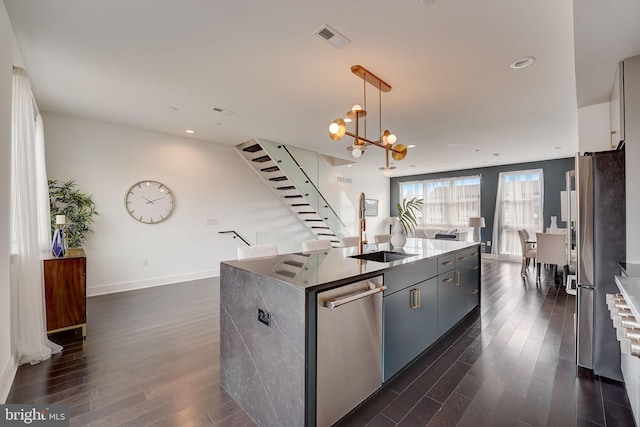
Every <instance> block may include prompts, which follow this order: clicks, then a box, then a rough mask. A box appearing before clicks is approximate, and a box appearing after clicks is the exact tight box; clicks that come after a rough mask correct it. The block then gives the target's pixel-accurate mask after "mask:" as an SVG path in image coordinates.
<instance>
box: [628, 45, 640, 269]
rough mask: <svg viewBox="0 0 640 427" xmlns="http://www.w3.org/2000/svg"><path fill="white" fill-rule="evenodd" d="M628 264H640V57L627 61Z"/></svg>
mask: <svg viewBox="0 0 640 427" xmlns="http://www.w3.org/2000/svg"><path fill="white" fill-rule="evenodd" d="M624 93H625V128H624V129H625V137H624V139H625V151H626V153H625V157H626V159H625V165H626V168H625V173H626V181H627V193H626V194H627V262H629V263H640V221H638V218H640V191H638V185H640V167H639V165H640V56H635V57H633V58H631V59H628V60H627V59H626V60H625V61H624Z"/></svg>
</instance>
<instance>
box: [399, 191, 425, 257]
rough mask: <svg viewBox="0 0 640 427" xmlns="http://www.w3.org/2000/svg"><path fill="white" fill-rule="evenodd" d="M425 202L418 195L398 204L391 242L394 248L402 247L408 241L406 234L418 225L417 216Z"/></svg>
mask: <svg viewBox="0 0 640 427" xmlns="http://www.w3.org/2000/svg"><path fill="white" fill-rule="evenodd" d="M423 204H424V200H423V199H419V198H417V197H412V198H411V199H404V200H402V203H398V204H397V208H398V217H397V219H396V220H395V221H394V224H393V235H392V236H391V244H392V245H393V247H394V248H401V247H403V246H404V244H405V243H406V242H407V238H406V236H408V235H409V233H411V232H412V231H413V230H414V229H415V228H416V226H417V225H418V219H417V216H418V212H419V211H420V207H421V206H422V205H423ZM400 226H402V227H400Z"/></svg>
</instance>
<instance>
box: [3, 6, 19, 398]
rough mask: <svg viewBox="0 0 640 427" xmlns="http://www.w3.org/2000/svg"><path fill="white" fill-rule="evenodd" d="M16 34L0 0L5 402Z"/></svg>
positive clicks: (11, 367)
mask: <svg viewBox="0 0 640 427" xmlns="http://www.w3.org/2000/svg"><path fill="white" fill-rule="evenodd" d="M14 43H15V39H14V35H13V29H12V28H11V23H10V22H9V17H8V16H7V11H6V9H5V7H4V3H3V2H0V200H2V202H1V203H0V403H4V402H5V400H6V398H7V395H8V393H9V388H10V387H11V383H12V382H13V377H14V375H15V372H16V366H15V361H14V358H13V349H12V345H11V307H10V301H11V298H10V286H9V259H10V258H9V254H10V252H9V201H10V197H11V193H10V188H11V187H10V179H11V174H10V171H11V162H10V160H11V92H12V85H13V83H12V81H13V77H12V71H11V70H12V66H13V49H14Z"/></svg>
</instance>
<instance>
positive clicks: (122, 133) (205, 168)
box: [44, 113, 388, 295]
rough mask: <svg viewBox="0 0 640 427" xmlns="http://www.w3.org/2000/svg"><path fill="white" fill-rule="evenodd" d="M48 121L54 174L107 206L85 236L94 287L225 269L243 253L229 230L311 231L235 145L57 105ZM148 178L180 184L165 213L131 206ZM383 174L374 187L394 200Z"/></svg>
mask: <svg viewBox="0 0 640 427" xmlns="http://www.w3.org/2000/svg"><path fill="white" fill-rule="evenodd" d="M44 125H45V138H46V139H45V144H46V155H47V173H48V175H49V178H50V179H59V180H70V179H73V180H75V181H76V182H77V183H78V186H79V188H80V190H81V191H83V192H85V193H88V194H93V197H94V201H95V202H96V205H97V209H98V211H99V213H100V216H98V217H97V218H96V223H95V224H94V227H93V229H94V233H92V234H90V235H89V238H88V241H87V243H86V244H85V251H86V253H87V287H88V291H87V292H88V295H97V294H101V293H107V292H114V291H120V290H125V289H135V288H141V287H147V286H153V285H157V284H164V283H174V282H178V281H183V280H189V279H193V278H199V277H209V276H214V275H218V274H219V263H220V261H223V260H227V259H235V256H236V254H235V248H236V247H237V246H239V245H240V244H241V243H240V242H239V241H238V240H237V239H235V240H234V239H232V238H231V237H230V236H228V235H220V234H218V231H221V230H237V231H238V232H239V233H240V234H241V235H243V237H245V238H247V239H248V240H249V241H250V242H251V243H255V241H256V235H257V233H261V232H267V231H278V230H286V231H290V232H293V233H296V232H300V233H306V228H305V227H304V225H303V224H302V223H301V222H299V221H298V220H297V219H296V218H295V217H294V216H293V215H292V214H291V213H290V211H289V209H288V208H287V207H286V206H285V205H284V204H283V203H282V202H281V201H280V199H279V198H278V197H277V196H276V195H275V194H274V193H273V192H272V191H271V190H270V189H269V187H268V186H267V185H266V184H265V183H264V182H263V181H261V179H260V177H259V176H258V175H257V174H256V173H255V172H254V171H253V170H252V169H251V168H250V167H249V166H248V165H246V163H245V162H244V160H243V159H242V157H241V156H240V155H239V154H237V153H236V152H235V150H234V148H233V147H231V146H226V145H220V144H213V143H208V142H204V141H198V140H195V139H192V138H187V137H185V138H182V137H176V136H170V135H164V134H158V133H153V132H148V131H143V130H139V129H133V128H127V127H123V126H118V125H113V124H107V123H102V122H97V121H91V120H86V119H81V118H78V117H71V116H65V115H59V114H52V113H45V114H44ZM144 179H154V180H158V181H160V182H162V183H164V184H166V185H167V186H168V187H169V188H170V189H171V190H172V191H173V193H174V194H175V199H176V208H175V211H174V213H173V214H172V215H171V217H170V218H169V219H168V220H166V221H165V222H163V223H160V224H154V225H147V224H141V223H139V222H137V221H135V220H133V219H132V218H131V217H130V216H129V214H128V213H127V212H126V210H125V208H124V195H125V192H126V191H127V190H128V188H129V187H130V186H131V185H132V184H133V183H135V182H137V181H140V180H144ZM359 180H360V179H359V178H356V179H355V180H354V186H355V181H359ZM385 181H386V180H382V185H381V188H376V191H378V196H379V197H380V198H381V199H382V198H384V199H383V200H388V191H385V190H384V186H385V184H384V182H385ZM363 182H366V183H367V184H368V185H370V184H371V183H370V182H369V180H366V181H364V180H363ZM386 186H387V187H388V184H386ZM369 189H370V190H372V191H373V189H372V188H369ZM359 191H361V190H360V189H358V193H359ZM356 200H357V199H356ZM387 203H388V202H387ZM387 210H388V209H387ZM208 219H215V220H217V225H215V226H207V225H205V222H206V221H207V220H208ZM144 259H147V260H148V266H143V265H142V264H143V260H144Z"/></svg>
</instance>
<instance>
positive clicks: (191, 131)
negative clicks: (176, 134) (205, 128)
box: [185, 129, 196, 133]
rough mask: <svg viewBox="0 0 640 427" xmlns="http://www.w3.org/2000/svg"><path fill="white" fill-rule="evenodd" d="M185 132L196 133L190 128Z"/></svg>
mask: <svg viewBox="0 0 640 427" xmlns="http://www.w3.org/2000/svg"><path fill="white" fill-rule="evenodd" d="M185 132H186V133H196V131H194V130H191V129H187V130H185Z"/></svg>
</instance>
